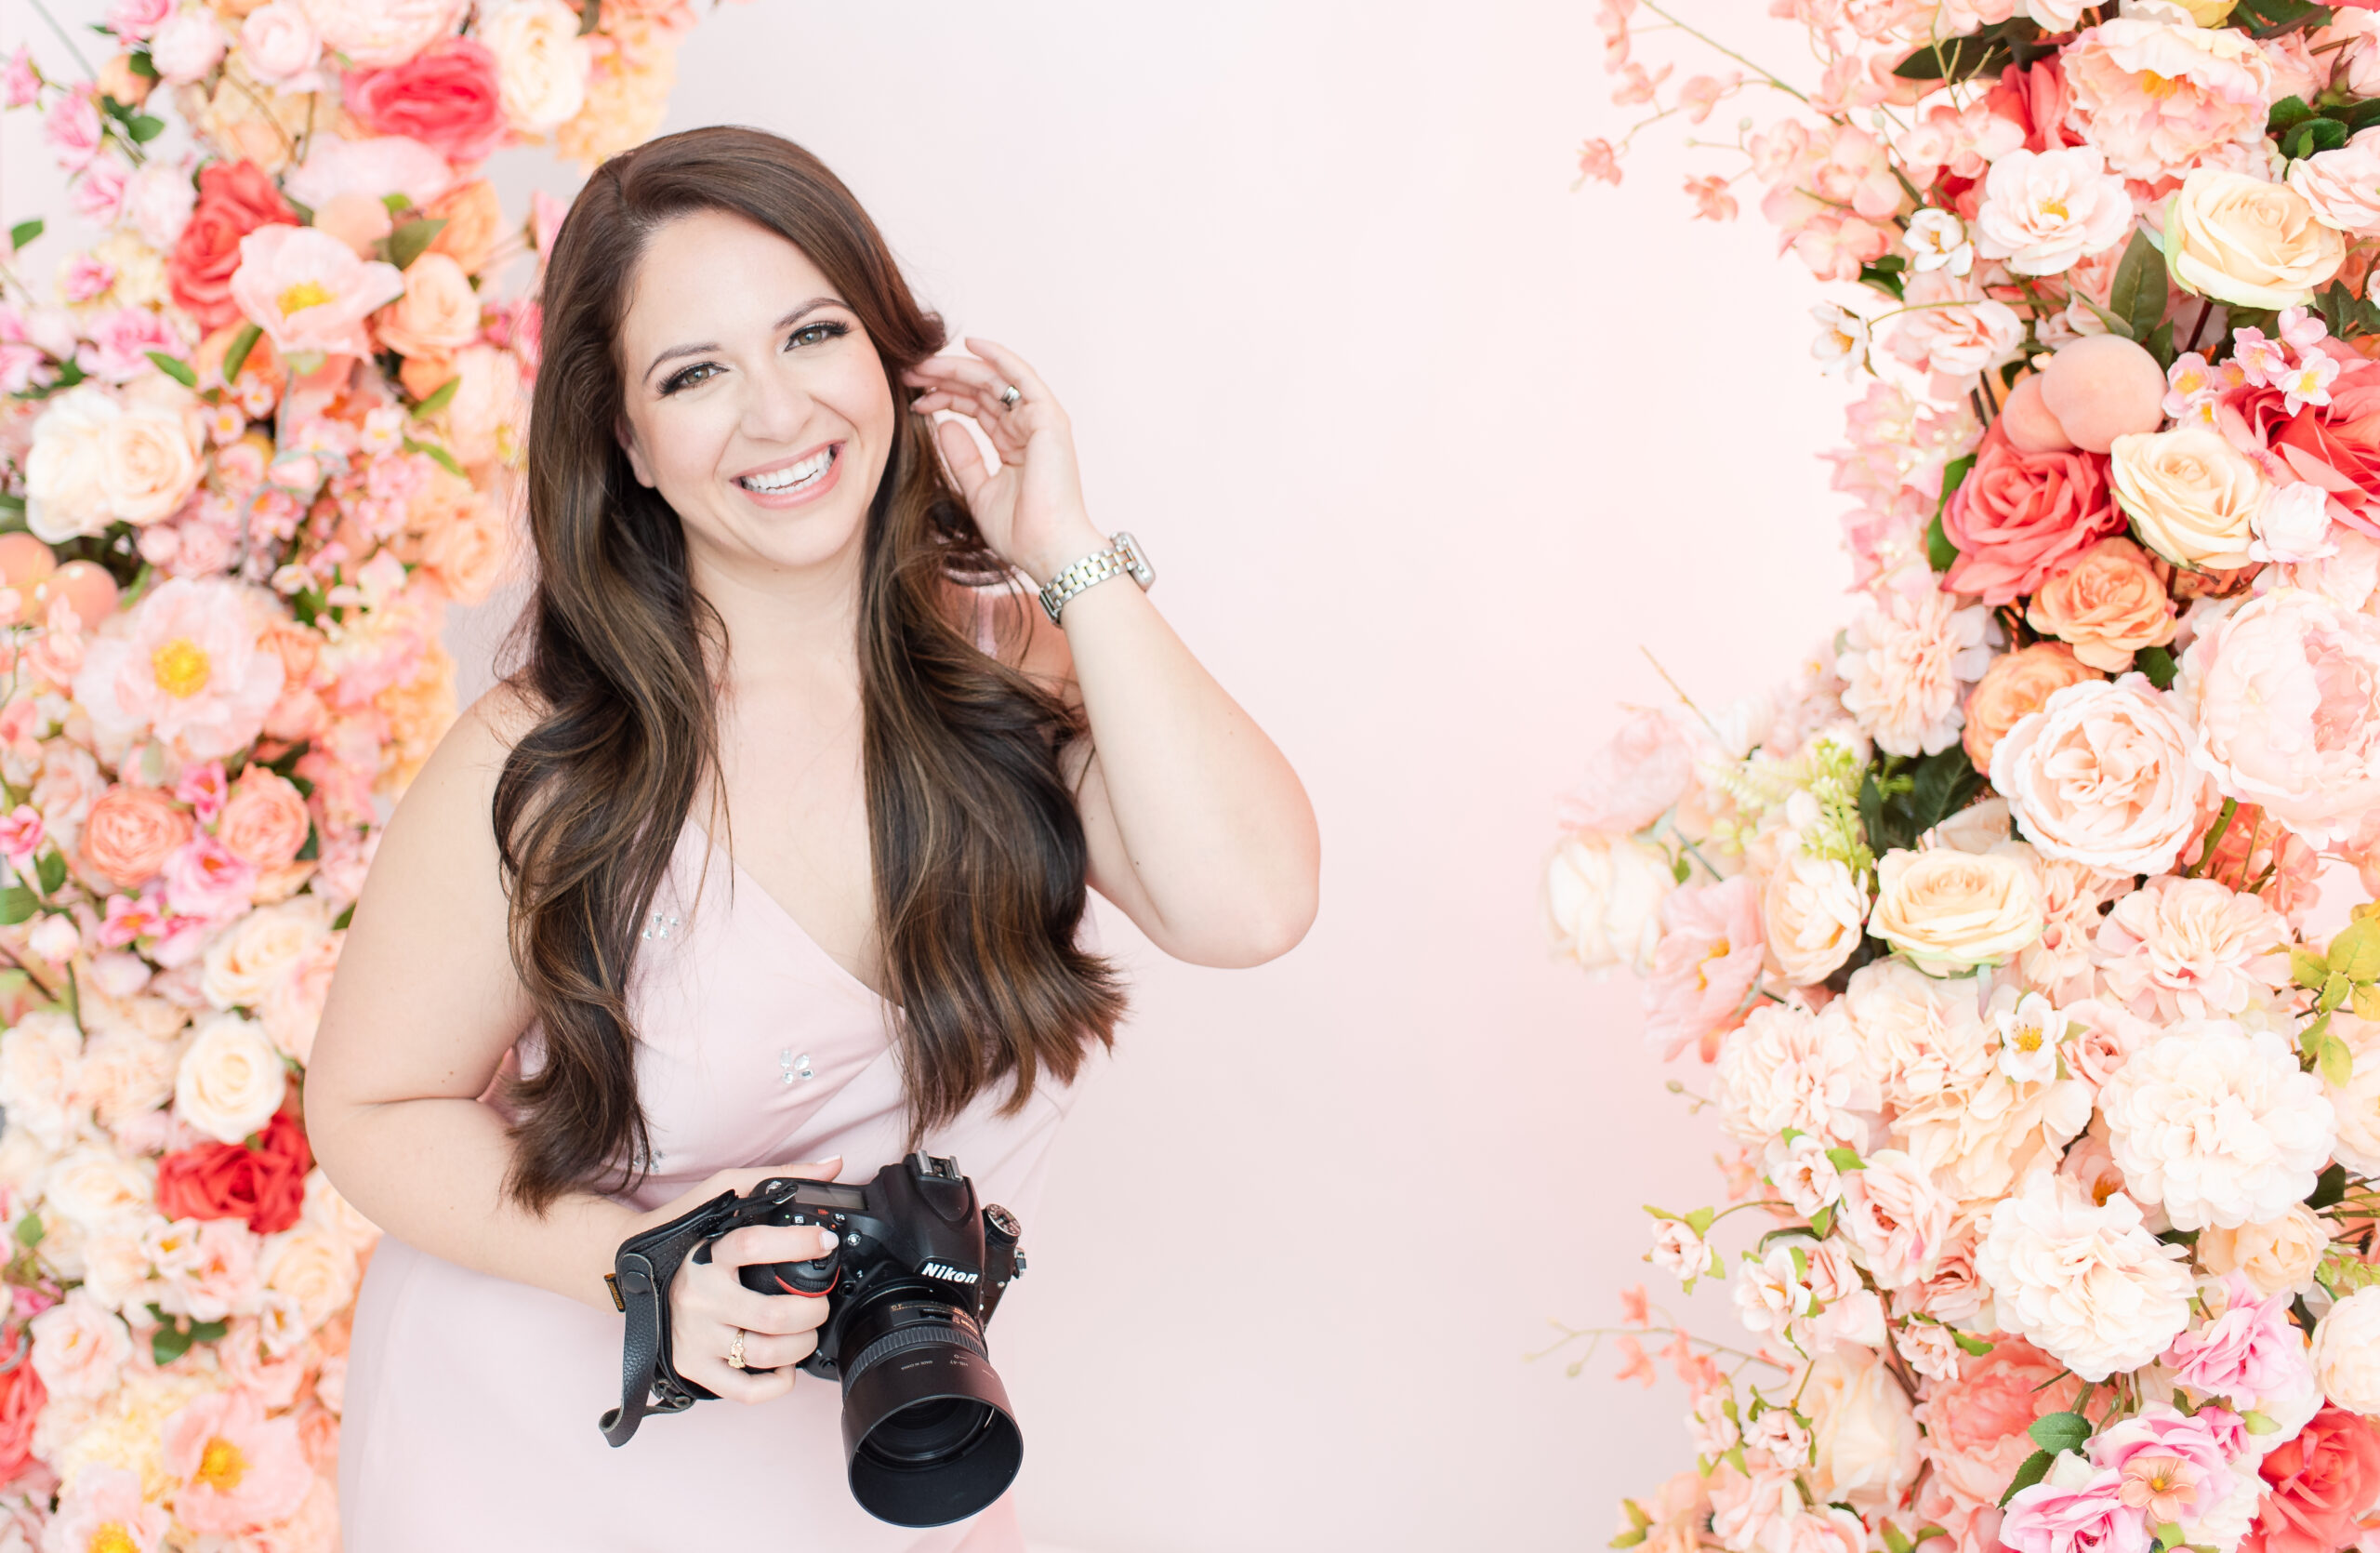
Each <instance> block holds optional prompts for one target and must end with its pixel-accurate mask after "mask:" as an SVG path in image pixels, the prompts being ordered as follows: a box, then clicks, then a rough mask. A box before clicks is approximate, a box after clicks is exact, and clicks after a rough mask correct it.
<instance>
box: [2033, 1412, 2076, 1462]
mask: <svg viewBox="0 0 2380 1553" xmlns="http://www.w3.org/2000/svg"><path fill="white" fill-rule="evenodd" d="M2025 1432H2026V1433H2027V1434H2029V1435H2030V1436H2031V1437H2032V1440H2033V1443H2034V1444H2036V1445H2038V1446H2040V1447H2041V1448H2042V1449H2043V1450H2044V1451H2047V1452H2048V1453H2050V1454H2051V1455H2053V1456H2054V1455H2056V1454H2057V1453H2059V1452H2061V1451H2079V1450H2081V1449H2082V1448H2083V1441H2084V1440H2088V1439H2090V1438H2091V1420H2089V1419H2088V1418H2085V1417H2083V1415H2082V1414H2079V1413H2044V1414H2042V1415H2041V1416H2040V1417H2039V1418H2036V1419H2034V1420H2033V1422H2032V1427H2030V1428H2028V1429H2027V1430H2026V1431H2025Z"/></svg>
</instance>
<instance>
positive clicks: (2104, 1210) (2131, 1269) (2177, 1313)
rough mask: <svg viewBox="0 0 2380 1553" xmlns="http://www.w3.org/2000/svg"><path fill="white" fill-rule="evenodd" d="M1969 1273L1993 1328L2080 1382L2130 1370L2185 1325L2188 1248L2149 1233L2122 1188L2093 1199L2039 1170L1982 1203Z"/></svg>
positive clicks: (2155, 1353)
mask: <svg viewBox="0 0 2380 1553" xmlns="http://www.w3.org/2000/svg"><path fill="white" fill-rule="evenodd" d="M1988 1223H1989V1226H1990V1228H1988V1229H1987V1230H1986V1231H1985V1234H1984V1237H1983V1241H1982V1243H1981V1244H1979V1245H1978V1246H1977V1248H1976V1271H1977V1273H1979V1274H1980V1275H1981V1276H1982V1278H1983V1281H1984V1282H1985V1283H1987V1284H1989V1285H1990V1288H1991V1292H1992V1294H1993V1295H1994V1296H1995V1298H1996V1301H1997V1306H1998V1312H1999V1321H2000V1322H2001V1324H2002V1326H2003V1328H2005V1329H2008V1330H2013V1331H2015V1332H2016V1333H2019V1334H2022V1335H2024V1336H2026V1337H2028V1338H2030V1339H2031V1340H2032V1342H2033V1344H2034V1346H2035V1347H2039V1348H2041V1349H2042V1350H2043V1352H2045V1353H2048V1354H2049V1355H2050V1356H2051V1357H2053V1358H2055V1359H2056V1361H2058V1362H2059V1363H2061V1364H2064V1365H2065V1366H2067V1368H2069V1369H2070V1370H2072V1371H2073V1372H2074V1373H2075V1374H2078V1375H2080V1376H2082V1377H2083V1379H2084V1380H2087V1381H2094V1382H2096V1381H2102V1380H2105V1379H2107V1378H2108V1376H2109V1375H2110V1374H2114V1373H2115V1372H2117V1371H2119V1370H2137V1369H2139V1368H2140V1367H2141V1366H2142V1365H2144V1364H2147V1363H2148V1362H2149V1361H2151V1360H2153V1359H2155V1358H2156V1357H2157V1356H2158V1355H2159V1354H2162V1353H2163V1352H2164V1351H2165V1349H2166V1347H2168V1346H2169V1345H2170V1344H2171V1343H2172V1342H2173V1340H2174V1339H2175V1337H2178V1336H2179V1335H2181V1334H2182V1331H2183V1329H2184V1328H2186V1327H2188V1325H2189V1320H2190V1295H2191V1294H2192V1284H2191V1280H2190V1273H2189V1268H2188V1265H2187V1264H2186V1262H2185V1261H2184V1258H2185V1256H2186V1255H2187V1254H2186V1253H2185V1252H2184V1251H2183V1250H2182V1248H2181V1247H2180V1246H2177V1245H2167V1244H2166V1243H2164V1242H2163V1241H2160V1240H2158V1239H2157V1237H2156V1236H2154V1235H2151V1234H2150V1233H2149V1230H2148V1228H2146V1227H2145V1226H2144V1225H2143V1224H2142V1222H2141V1214H2140V1205H2139V1204H2138V1203H2136V1202H2135V1201H2133V1200H2132V1199H2131V1198H2129V1197H2127V1196H2125V1195H2124V1194H2123V1193H2122V1192H2115V1193H2113V1194H2111V1195H2110V1196H2109V1198H2108V1201H2106V1203H2105V1204H2100V1203H2097V1202H2095V1201H2093V1200H2092V1196H2091V1193H2090V1192H2088V1191H2087V1190H2085V1189H2084V1188H2083V1187H2082V1185H2081V1184H2079V1183H2077V1182H2074V1181H2070V1180H2068V1179H2067V1178H2065V1177H2064V1176H2060V1175H2052V1174H2050V1173H2048V1172H2046V1171H2044V1172H2042V1173H2039V1174H2037V1175H2034V1176H2032V1177H2031V1178H2030V1180H2028V1181H2027V1182H2026V1183H2025V1189H2024V1191H2023V1193H2022V1195H2020V1196H2016V1197H2010V1198H2005V1199H2003V1201H2001V1202H2000V1203H1999V1204H1998V1205H1997V1206H1995V1207H1994V1208H1993V1209H1992V1210H1991V1216H1990V1219H1989V1221H1988Z"/></svg>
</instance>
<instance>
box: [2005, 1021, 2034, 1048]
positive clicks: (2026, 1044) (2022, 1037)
mask: <svg viewBox="0 0 2380 1553" xmlns="http://www.w3.org/2000/svg"><path fill="white" fill-rule="evenodd" d="M2008 1043H2009V1044H2010V1045H2012V1046H2014V1047H2016V1050H2018V1051H2020V1052H2038V1051H2040V1050H2041V1049H2042V1028H2041V1027H2040V1026H2039V1025H2027V1026H2026V1027H2025V1028H2024V1029H2020V1030H2018V1031H2017V1032H2016V1034H2015V1035H2013V1036H2011V1037H2010V1038H2009V1042H2008Z"/></svg>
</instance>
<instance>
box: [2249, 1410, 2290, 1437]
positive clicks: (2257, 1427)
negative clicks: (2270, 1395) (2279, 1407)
mask: <svg viewBox="0 0 2380 1553" xmlns="http://www.w3.org/2000/svg"><path fill="white" fill-rule="evenodd" d="M2240 1422H2241V1424H2242V1425H2243V1426H2245V1427H2246V1428H2247V1431H2248V1432H2249V1433H2250V1434H2279V1433H2280V1432H2281V1421H2280V1420H2279V1419H2277V1418H2275V1417H2273V1415H2272V1414H2269V1413H2254V1412H2251V1413H2245V1414H2241V1417H2240Z"/></svg>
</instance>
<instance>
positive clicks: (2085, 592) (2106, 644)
mask: <svg viewBox="0 0 2380 1553" xmlns="http://www.w3.org/2000/svg"><path fill="white" fill-rule="evenodd" d="M2025 619H2026V621H2027V622H2028V623H2029V624H2030V625H2031V626H2032V628H2033V629H2034V630H2037V631H2040V632H2042V633H2043V634H2044V635H2047V636H2055V637H2057V638H2058V639H2060V640H2061V641H2064V642H2067V643H2069V644H2071V645H2072V646H2073V648H2074V656H2075V657H2078V658H2080V659H2082V660H2083V662H2084V663H2087V664H2089V665H2090V666H2091V667H2092V668H2094V669H2100V670H2106V671H2107V672H2109V673H2110V674H2121V673H2122V672H2123V671H2124V670H2127V669H2130V668H2131V667H2132V655H2133V654H2135V653H2136V652H2138V651H2139V650H2140V649H2141V648H2143V647H2162V646H2163V645H2164V644H2166V643H2168V642H2171V641H2172V640H2173V639H2174V632H2175V629H2176V627H2177V625H2178V622H2177V621H2176V620H2175V618H2174V601H2173V600H2172V599H2170V598H2167V597H2166V596H2165V585H2164V583H2162V582H2161V581H2159V580H2158V577H2157V573H2156V571H2155V569H2154V568H2152V567H2151V566H2150V565H2149V557H2148V556H2147V555H2145V554H2143V553H2142V552H2141V549H2140V547H2139V546H2138V545H2135V544H2134V543H2133V542H2132V541H2131V540H2129V539H2102V540H2100V541H2099V542H2098V543H2097V544H2096V545H2093V546H2092V547H2091V548H2090V549H2089V550H2087V551H2083V553H2082V555H2081V556H2079V557H2077V558H2076V560H2075V561H2074V563H2073V564H2071V565H2069V566H2068V567H2067V568H2066V569H2065V570H2064V571H2062V572H2059V573H2058V574H2057V575H2056V576H2055V577H2051V578H2050V579H2049V580H2048V581H2047V582H2045V583H2043V584H2042V590H2041V591H2040V592H2038V593H2035V594H2034V595H2033V602H2032V604H2031V606H2030V608H2028V609H2027V610H2026V611H2025Z"/></svg>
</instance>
